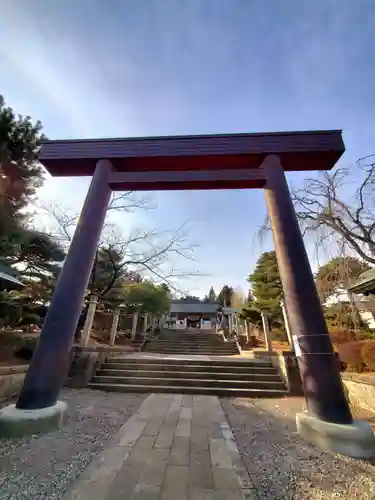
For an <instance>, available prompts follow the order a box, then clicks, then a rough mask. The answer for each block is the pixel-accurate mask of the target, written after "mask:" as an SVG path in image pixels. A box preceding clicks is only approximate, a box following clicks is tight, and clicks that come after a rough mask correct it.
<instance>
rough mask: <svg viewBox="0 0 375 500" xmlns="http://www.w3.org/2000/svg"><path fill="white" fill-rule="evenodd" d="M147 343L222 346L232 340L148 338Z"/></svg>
mask: <svg viewBox="0 0 375 500" xmlns="http://www.w3.org/2000/svg"><path fill="white" fill-rule="evenodd" d="M149 344H155V345H184V346H185V345H199V346H215V347H216V346H222V345H228V344H229V345H230V344H234V342H225V341H224V340H222V341H220V340H217V341H215V342H209V341H207V342H193V341H192V342H186V340H184V341H181V342H179V341H178V340H177V341H175V340H173V341H172V340H155V339H150V340H148V341H147V342H146V345H149Z"/></svg>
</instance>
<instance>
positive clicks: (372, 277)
mask: <svg viewBox="0 0 375 500" xmlns="http://www.w3.org/2000/svg"><path fill="white" fill-rule="evenodd" d="M349 291H350V292H352V293H364V294H365V295H367V294H369V293H375V269H370V270H369V271H365V272H364V273H362V274H361V275H360V276H359V278H358V279H357V281H356V282H355V283H354V285H352V286H351V287H350V288H349Z"/></svg>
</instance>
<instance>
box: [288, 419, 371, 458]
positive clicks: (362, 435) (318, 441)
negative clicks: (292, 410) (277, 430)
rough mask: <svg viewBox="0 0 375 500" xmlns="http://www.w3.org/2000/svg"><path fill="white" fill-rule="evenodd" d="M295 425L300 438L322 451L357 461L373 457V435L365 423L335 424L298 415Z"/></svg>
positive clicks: (360, 421)
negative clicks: (339, 454)
mask: <svg viewBox="0 0 375 500" xmlns="http://www.w3.org/2000/svg"><path fill="white" fill-rule="evenodd" d="M296 423H297V429H298V432H299V433H300V434H301V436H302V437H304V438H305V439H306V440H307V441H310V442H311V443H313V444H315V445H317V446H318V447H319V448H321V449H322V450H325V451H328V452H331V453H341V454H342V455H346V456H348V457H352V458H359V459H368V458H372V457H375V435H374V432H373V430H372V428H371V426H370V425H369V424H368V423H367V422H364V421H362V420H354V421H353V423H352V424H335V423H333V422H325V421H324V420H320V419H319V418H317V417H314V416H312V415H309V414H308V413H298V414H297V415H296Z"/></svg>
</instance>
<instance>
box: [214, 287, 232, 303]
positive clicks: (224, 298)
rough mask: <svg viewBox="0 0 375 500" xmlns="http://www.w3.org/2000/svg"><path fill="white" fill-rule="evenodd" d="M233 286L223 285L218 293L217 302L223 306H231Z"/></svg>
mask: <svg viewBox="0 0 375 500" xmlns="http://www.w3.org/2000/svg"><path fill="white" fill-rule="evenodd" d="M232 296H233V288H232V287H231V286H228V285H224V286H223V288H222V289H221V291H220V293H219V295H218V296H217V303H218V304H219V305H221V306H223V307H231V305H232Z"/></svg>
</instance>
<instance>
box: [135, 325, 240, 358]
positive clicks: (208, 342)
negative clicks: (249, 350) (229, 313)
mask: <svg viewBox="0 0 375 500" xmlns="http://www.w3.org/2000/svg"><path fill="white" fill-rule="evenodd" d="M143 351H144V352H149V353H158V354H176V355H180V354H188V355H194V354H199V355H203V356H232V355H235V354H239V350H238V346H237V344H236V343H235V342H234V341H225V340H224V338H223V336H222V335H221V334H219V333H216V332H215V331H214V330H213V331H202V330H197V331H191V330H190V331H187V330H181V331H178V330H174V331H165V330H164V331H163V332H162V334H161V336H160V338H158V339H155V338H151V339H149V340H148V341H147V342H146V343H145V345H144V347H143Z"/></svg>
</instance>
